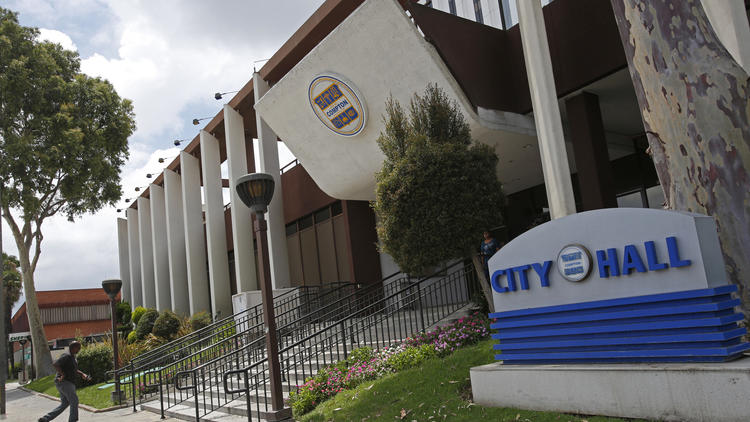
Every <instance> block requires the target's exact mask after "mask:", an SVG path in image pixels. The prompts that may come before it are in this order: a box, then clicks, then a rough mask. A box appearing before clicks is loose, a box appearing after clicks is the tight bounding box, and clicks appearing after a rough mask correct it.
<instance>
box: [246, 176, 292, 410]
mask: <svg viewBox="0 0 750 422" xmlns="http://www.w3.org/2000/svg"><path fill="white" fill-rule="evenodd" d="M273 188H274V181H273V176H271V175H270V174H265V173H253V174H246V175H244V176H242V177H240V178H239V179H237V184H236V186H235V189H237V194H238V195H239V197H240V199H241V200H242V202H243V203H244V204H245V205H247V206H248V207H249V208H250V210H251V211H252V212H254V213H255V226H254V231H255V239H256V241H257V242H258V266H259V268H258V274H259V275H260V278H261V282H260V290H261V297H262V300H263V319H264V321H265V328H266V354H267V356H268V369H269V370H270V372H271V382H270V384H271V408H272V409H273V410H272V412H269V413H270V414H271V415H269V416H271V417H270V418H268V417H267V418H268V420H281V419H284V418H286V417H288V416H291V412H290V409H284V398H283V395H282V392H281V366H280V364H279V346H278V345H279V343H278V341H277V338H276V318H275V315H274V310H273V287H272V285H271V268H270V264H269V259H268V237H267V235H266V230H267V224H266V217H265V213H266V211H268V204H269V203H270V202H271V198H273ZM248 393H249V392H248Z"/></svg>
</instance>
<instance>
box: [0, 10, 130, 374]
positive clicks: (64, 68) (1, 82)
mask: <svg viewBox="0 0 750 422" xmlns="http://www.w3.org/2000/svg"><path fill="white" fill-rule="evenodd" d="M37 36H38V31H37V30H36V29H35V28H28V27H24V26H21V25H19V23H18V16H17V14H16V13H14V12H12V11H9V10H7V9H2V8H0V189H2V204H1V206H2V209H3V217H4V218H5V221H6V222H7V224H8V226H9V227H10V231H11V233H12V235H13V239H14V240H15V243H16V246H17V248H18V255H19V256H18V258H19V261H20V265H21V276H22V280H23V288H24V296H25V298H26V312H27V315H28V317H29V325H30V330H31V337H32V341H33V344H34V357H35V364H36V368H38V370H37V375H38V376H40V377H41V376H45V375H49V374H50V373H52V366H51V363H52V359H51V356H50V352H49V348H48V347H47V339H46V338H45V334H44V329H43V326H42V319H41V316H40V313H39V306H38V304H37V300H36V293H35V288H34V271H35V269H36V266H37V263H38V261H39V256H40V254H41V245H42V239H43V235H42V224H43V223H44V221H46V220H47V219H48V218H50V217H52V216H55V215H57V214H61V215H65V216H66V217H67V218H68V220H70V221H73V220H74V218H75V217H78V216H81V215H83V214H85V213H89V212H94V211H97V210H99V209H100V208H102V207H103V206H105V205H108V204H109V205H114V203H115V202H116V201H117V200H118V199H119V198H120V196H121V194H122V193H121V187H120V169H121V167H122V165H123V164H124V161H125V159H127V157H128V144H127V139H128V137H129V136H130V135H131V134H132V133H133V131H134V130H135V124H134V122H133V111H132V105H131V103H130V101H128V100H123V99H121V98H120V97H119V96H118V95H117V93H116V92H115V90H114V88H113V87H112V85H111V84H110V83H109V82H107V81H105V80H102V79H99V78H92V77H89V76H86V75H84V74H81V73H80V72H79V65H80V59H79V57H78V54H77V53H76V52H73V51H67V50H64V49H63V48H62V47H61V46H60V45H58V44H53V43H49V42H41V41H39V40H38V39H37ZM11 210H15V211H17V212H16V215H14V214H12V213H11Z"/></svg>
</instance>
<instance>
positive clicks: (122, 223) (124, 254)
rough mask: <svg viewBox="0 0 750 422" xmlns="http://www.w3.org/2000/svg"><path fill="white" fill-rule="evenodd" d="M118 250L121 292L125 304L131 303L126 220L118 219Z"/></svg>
mask: <svg viewBox="0 0 750 422" xmlns="http://www.w3.org/2000/svg"><path fill="white" fill-rule="evenodd" d="M117 249H118V251H119V257H120V280H122V289H121V290H120V292H121V295H122V300H123V302H130V298H131V297H132V296H131V294H132V293H131V291H130V258H129V253H130V251H129V250H128V220H126V219H124V218H118V219H117Z"/></svg>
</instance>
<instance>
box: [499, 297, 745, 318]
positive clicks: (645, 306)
mask: <svg viewBox="0 0 750 422" xmlns="http://www.w3.org/2000/svg"><path fill="white" fill-rule="evenodd" d="M732 299H734V298H733V297H732V295H731V294H721V295H716V296H705V297H696V298H688V299H679V300H670V301H661V302H653V303H640V304H630V305H619V306H611V307H609V308H593V309H579V310H575V311H567V312H551V313H547V314H541V315H524V316H518V317H505V318H500V319H498V322H499V323H504V322H506V321H508V322H510V321H513V322H523V321H539V320H540V319H541V318H554V317H560V316H565V317H568V316H573V315H600V314H603V313H604V314H606V313H610V312H613V311H618V312H622V311H648V310H650V309H662V308H664V307H667V306H685V305H700V304H711V303H720V302H724V301H727V300H732Z"/></svg>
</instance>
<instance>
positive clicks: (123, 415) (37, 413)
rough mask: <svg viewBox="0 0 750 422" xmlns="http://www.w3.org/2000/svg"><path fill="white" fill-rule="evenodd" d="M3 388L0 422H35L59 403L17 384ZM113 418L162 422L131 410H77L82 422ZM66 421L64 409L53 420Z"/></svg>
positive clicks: (154, 417) (124, 420) (151, 415)
mask: <svg viewBox="0 0 750 422" xmlns="http://www.w3.org/2000/svg"><path fill="white" fill-rule="evenodd" d="M5 388H6V397H7V403H6V406H5V410H6V413H7V414H6V415H5V416H0V421H12V422H35V421H36V420H37V419H38V418H39V417H41V416H44V414H46V413H47V412H49V411H50V410H52V409H54V408H55V407H57V405H58V404H59V403H60V402H58V401H55V400H51V399H48V398H46V397H42V396H39V395H36V394H32V393H28V392H26V391H23V390H20V389H18V384H17V383H8V384H6V386H5ZM113 418H114V419H117V420H118V421H123V422H157V421H162V419H160V417H159V415H157V414H154V413H151V412H145V411H138V412H137V413H133V409H132V408H127V409H119V410H113V411H111V412H103V413H91V412H89V411H86V410H83V409H81V408H79V409H78V419H79V420H80V421H82V422H88V421H97V422H105V421H110V420H111V419H113ZM67 420H68V410H67V409H66V410H65V412H63V413H62V414H61V415H60V416H58V417H57V418H56V419H55V422H56V421H60V422H65V421H67ZM164 421H176V419H171V418H167V419H164Z"/></svg>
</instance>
